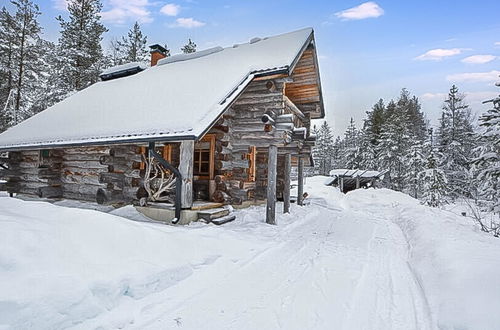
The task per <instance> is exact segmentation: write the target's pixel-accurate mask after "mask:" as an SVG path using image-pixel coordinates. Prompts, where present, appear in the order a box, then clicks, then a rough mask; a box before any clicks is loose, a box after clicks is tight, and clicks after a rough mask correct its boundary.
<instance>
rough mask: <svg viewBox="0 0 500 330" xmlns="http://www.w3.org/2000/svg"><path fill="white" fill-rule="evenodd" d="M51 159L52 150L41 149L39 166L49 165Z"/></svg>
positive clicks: (45, 166)
mask: <svg viewBox="0 0 500 330" xmlns="http://www.w3.org/2000/svg"><path fill="white" fill-rule="evenodd" d="M49 160H50V150H47V149H42V150H40V153H39V154H38V167H39V168H47V167H49V165H50V163H49Z"/></svg>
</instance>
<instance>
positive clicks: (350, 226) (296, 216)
mask: <svg viewBox="0 0 500 330" xmlns="http://www.w3.org/2000/svg"><path fill="white" fill-rule="evenodd" d="M327 178H328V177H324V176H323V177H321V176H318V177H313V178H306V183H305V188H304V191H305V192H308V194H309V197H308V198H307V202H308V205H307V206H305V207H299V206H297V205H295V204H292V213H291V214H282V213H281V212H282V204H281V203H280V204H278V207H277V213H278V214H277V220H278V225H277V226H271V225H267V224H265V222H264V221H265V207H264V206H255V207H250V208H247V209H244V210H237V211H235V212H236V214H237V219H236V220H235V221H234V222H231V223H228V224H226V225H224V226H220V227H218V226H213V225H205V224H201V223H194V224H192V225H190V226H186V227H180V226H179V227H173V226H165V225H159V224H156V223H152V222H147V221H148V219H146V218H144V217H143V216H142V215H141V214H139V213H137V212H136V211H135V209H134V208H133V207H125V208H121V209H117V210H113V211H111V213H112V214H109V213H104V212H107V211H108V210H102V211H104V212H102V211H97V210H92V209H81V208H74V207H75V206H82V207H89V208H91V207H92V205H90V204H89V205H87V204H85V205H83V204H82V205H80V204H78V203H71V202H60V203H59V204H60V205H53V204H49V203H46V202H36V201H22V200H18V199H13V198H8V197H6V196H4V195H0V232H1V233H2V239H1V240H0V329H4V328H5V329H27V328H34V329H61V328H72V329H118V328H119V329H123V328H125V329H141V330H142V329H172V328H173V329H175V328H177V327H179V328H182V329H239V330H240V329H301V330H302V329H331V328H332V326H334V327H335V328H338V329H347V330H349V329H381V330H382V329H384V330H385V329H405V330H410V329H415V330H417V329H418V330H421V329H438V328H440V329H497V328H498V324H500V314H499V313H498V310H500V295H499V294H498V293H499V292H500V277H499V276H498V274H500V240H499V239H497V238H494V237H492V236H490V235H487V234H484V233H482V232H479V231H478V230H476V229H475V227H474V225H473V224H472V223H471V222H470V221H469V220H468V219H467V218H465V217H462V216H459V215H456V214H453V213H452V212H449V211H445V210H440V209H431V208H429V207H426V206H422V205H420V204H419V203H418V201H416V200H414V199H412V198H411V197H408V196H407V195H404V194H401V193H397V192H394V191H390V190H385V189H377V190H373V189H368V190H364V189H360V190H355V191H352V192H350V193H348V194H346V195H344V194H342V193H340V192H339V191H338V189H336V188H333V187H329V186H325V185H324V184H323V183H324V181H325V179H327ZM66 206H71V207H72V208H70V207H66ZM124 217H126V218H129V219H134V220H136V221H130V220H127V219H125V218H124Z"/></svg>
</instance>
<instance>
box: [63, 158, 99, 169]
mask: <svg viewBox="0 0 500 330" xmlns="http://www.w3.org/2000/svg"><path fill="white" fill-rule="evenodd" d="M63 167H64V168H68V167H74V168H83V169H91V168H92V169H105V170H107V169H108V167H107V166H106V165H103V164H101V163H100V162H99V160H98V159H97V160H87V161H65V162H64V164H63Z"/></svg>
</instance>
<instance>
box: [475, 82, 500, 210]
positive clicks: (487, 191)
mask: <svg viewBox="0 0 500 330" xmlns="http://www.w3.org/2000/svg"><path fill="white" fill-rule="evenodd" d="M497 86H500V84H499V83H497ZM485 103H492V105H493V107H492V109H490V110H488V111H487V112H486V113H484V114H483V115H482V116H481V117H480V118H479V122H480V127H481V129H482V131H481V132H480V135H479V142H480V145H479V147H478V152H479V156H478V157H477V158H476V159H474V160H473V162H472V163H473V165H474V170H475V183H476V186H478V192H479V196H480V197H481V199H483V200H484V204H486V206H487V209H488V210H489V211H493V212H496V213H498V214H499V216H500V95H499V96H498V97H496V98H494V99H492V100H489V101H486V102H485Z"/></svg>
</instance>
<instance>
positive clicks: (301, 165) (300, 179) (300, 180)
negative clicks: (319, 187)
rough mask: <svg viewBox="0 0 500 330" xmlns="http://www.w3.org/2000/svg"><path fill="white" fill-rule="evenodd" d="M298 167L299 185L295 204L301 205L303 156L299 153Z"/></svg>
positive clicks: (302, 195) (302, 198)
mask: <svg viewBox="0 0 500 330" xmlns="http://www.w3.org/2000/svg"><path fill="white" fill-rule="evenodd" d="M298 160H299V167H298V172H299V173H298V174H299V178H298V180H299V182H298V183H299V186H298V187H297V204H298V205H303V204H304V203H303V200H304V158H302V156H301V155H299V159H298Z"/></svg>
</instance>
